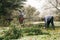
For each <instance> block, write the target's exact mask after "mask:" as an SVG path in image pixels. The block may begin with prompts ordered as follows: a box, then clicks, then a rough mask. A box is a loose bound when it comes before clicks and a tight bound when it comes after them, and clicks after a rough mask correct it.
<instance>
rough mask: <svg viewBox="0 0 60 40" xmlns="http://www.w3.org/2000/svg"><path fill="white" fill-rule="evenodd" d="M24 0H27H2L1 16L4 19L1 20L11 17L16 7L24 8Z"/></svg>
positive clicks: (0, 0)
mask: <svg viewBox="0 0 60 40" xmlns="http://www.w3.org/2000/svg"><path fill="white" fill-rule="evenodd" d="M24 1H26V0H0V18H1V19H2V20H0V21H3V20H4V21H5V20H6V19H7V17H8V18H9V19H11V16H12V14H11V13H12V10H15V9H16V8H22V7H23V6H22V5H23V4H24ZM1 23H2V22H1ZM3 23H5V22H3Z"/></svg>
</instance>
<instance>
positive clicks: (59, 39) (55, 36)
mask: <svg viewBox="0 0 60 40" xmlns="http://www.w3.org/2000/svg"><path fill="white" fill-rule="evenodd" d="M55 24H56V23H55ZM56 25H60V23H58V24H56ZM7 30H9V27H0V37H1V36H3V35H4V33H3V32H2V31H7ZM41 30H42V32H43V33H45V34H44V35H33V36H32V35H31V36H24V37H21V38H20V39H17V40H60V26H56V28H55V30H53V29H52V28H50V29H44V28H41Z"/></svg>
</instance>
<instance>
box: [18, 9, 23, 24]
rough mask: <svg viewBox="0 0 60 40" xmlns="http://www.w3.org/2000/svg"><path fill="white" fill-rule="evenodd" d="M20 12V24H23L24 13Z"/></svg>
mask: <svg viewBox="0 0 60 40" xmlns="http://www.w3.org/2000/svg"><path fill="white" fill-rule="evenodd" d="M19 12H20V14H19V22H20V24H22V23H23V20H24V17H23V16H24V15H23V12H22V11H21V10H19Z"/></svg>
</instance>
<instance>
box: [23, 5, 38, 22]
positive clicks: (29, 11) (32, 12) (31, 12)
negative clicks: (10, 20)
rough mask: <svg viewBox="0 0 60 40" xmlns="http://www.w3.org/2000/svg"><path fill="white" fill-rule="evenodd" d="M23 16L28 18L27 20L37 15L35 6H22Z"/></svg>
mask: <svg viewBox="0 0 60 40" xmlns="http://www.w3.org/2000/svg"><path fill="white" fill-rule="evenodd" d="M24 12H25V17H26V18H28V21H30V20H33V18H35V17H36V16H37V15H39V12H38V11H37V10H36V8H34V7H31V6H30V5H29V6H28V7H24Z"/></svg>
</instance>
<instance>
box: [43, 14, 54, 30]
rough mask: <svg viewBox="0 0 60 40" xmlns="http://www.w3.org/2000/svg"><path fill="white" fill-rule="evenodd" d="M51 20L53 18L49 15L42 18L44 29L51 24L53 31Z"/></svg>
mask: <svg viewBox="0 0 60 40" xmlns="http://www.w3.org/2000/svg"><path fill="white" fill-rule="evenodd" d="M53 19H54V17H53V16H51V15H48V16H45V17H44V20H45V28H49V25H50V23H51V25H52V28H53V29H55V27H54V22H53Z"/></svg>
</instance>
